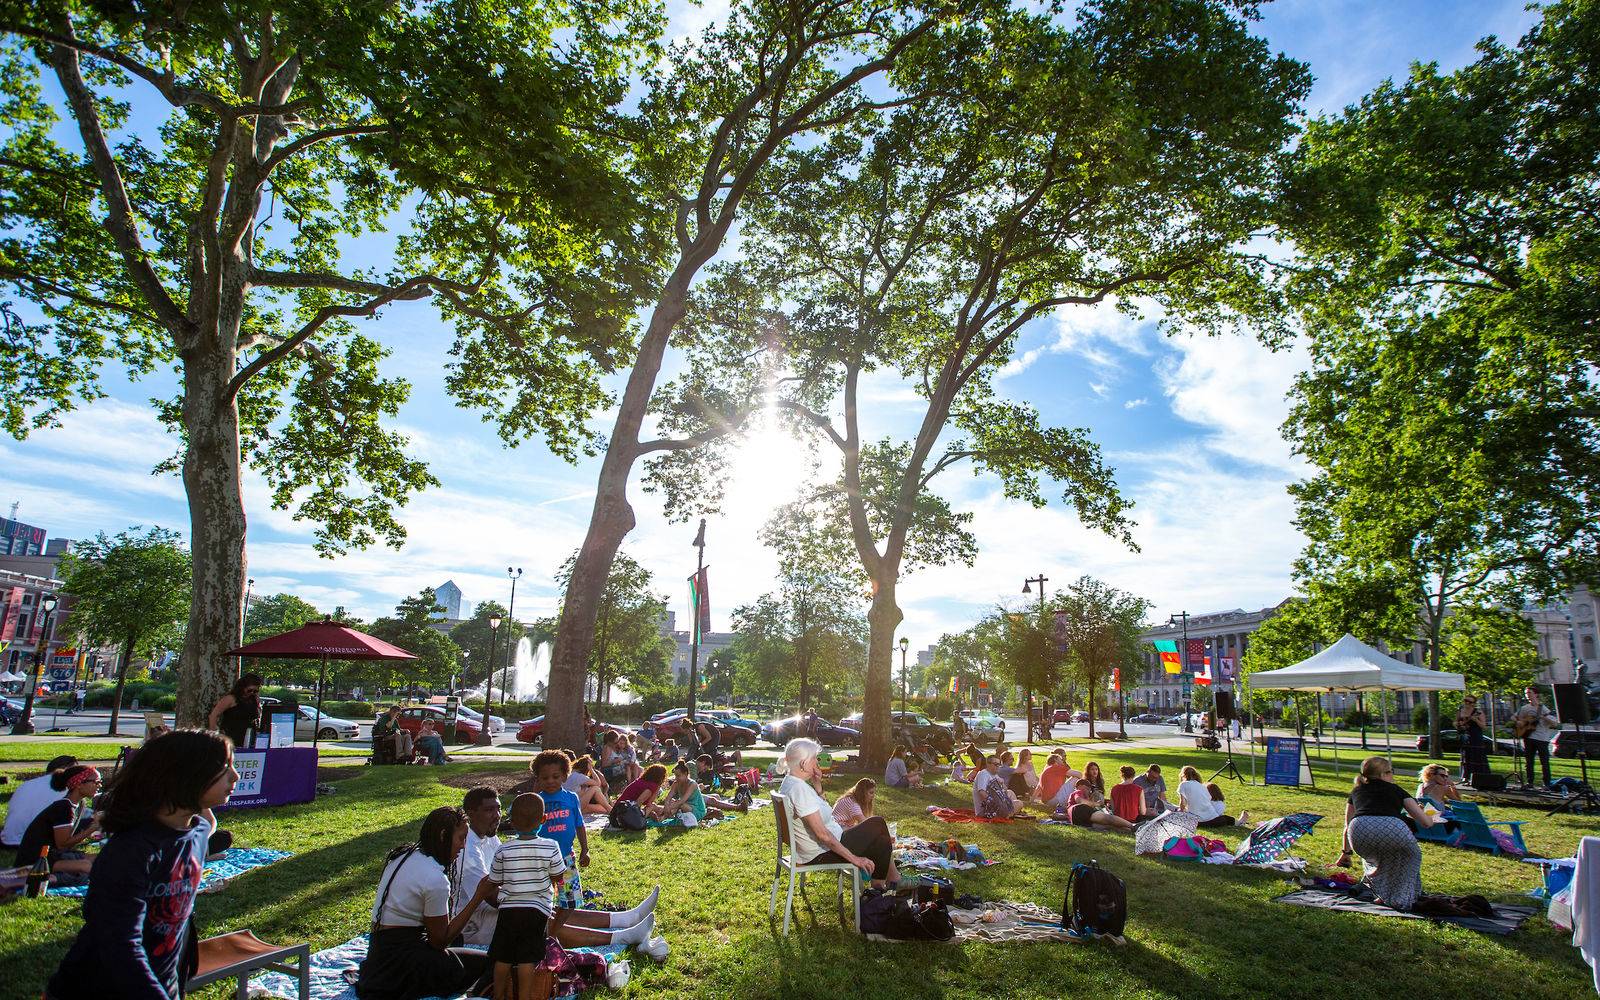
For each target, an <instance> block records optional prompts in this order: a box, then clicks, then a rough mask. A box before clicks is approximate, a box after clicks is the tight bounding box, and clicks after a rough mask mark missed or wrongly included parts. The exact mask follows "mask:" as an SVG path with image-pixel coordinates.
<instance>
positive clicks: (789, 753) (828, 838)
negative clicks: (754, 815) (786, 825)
mask: <svg viewBox="0 0 1600 1000" xmlns="http://www.w3.org/2000/svg"><path fill="white" fill-rule="evenodd" d="M821 752H822V747H821V746H820V745H818V743H817V742H816V741H815V740H808V739H806V738H805V737H799V738H796V739H792V740H790V741H789V743H788V745H787V746H785V747H784V748H783V760H782V761H780V762H779V763H780V766H781V767H782V768H783V770H784V771H785V772H786V776H785V777H784V779H783V784H782V785H780V786H779V787H778V792H779V794H781V795H782V796H783V797H784V798H785V799H786V800H787V801H788V806H787V808H788V810H789V822H790V824H791V832H792V836H793V839H794V855H795V861H797V862H798V863H800V864H802V865H809V864H837V863H840V862H843V863H844V864H849V865H855V866H856V867H857V868H860V869H861V870H862V871H863V872H864V873H865V874H866V875H867V877H868V878H869V879H870V880H871V882H872V884H873V885H874V886H876V887H878V888H883V887H884V885H885V884H894V883H898V882H899V879H900V872H899V870H898V869H897V868H895V864H894V838H893V837H891V836H890V835H889V824H887V823H885V822H884V821H883V817H881V816H873V817H871V818H869V819H866V820H863V821H862V822H860V823H857V824H856V825H855V826H853V827H851V828H850V829H848V830H846V829H844V828H843V827H841V826H840V825H839V824H838V823H837V822H836V821H835V820H834V818H833V812H832V810H830V809H829V808H828V800H827V799H825V798H823V797H822V796H821V795H820V794H818V793H817V790H816V789H815V788H813V787H812V784H811V781H812V779H813V778H814V777H815V776H816V773H817V754H819V753H821Z"/></svg>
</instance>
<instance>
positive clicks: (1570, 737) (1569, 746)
mask: <svg viewBox="0 0 1600 1000" xmlns="http://www.w3.org/2000/svg"><path fill="white" fill-rule="evenodd" d="M1579 747H1582V748H1583V750H1584V753H1585V754H1586V755H1588V756H1590V757H1596V758H1600V730H1588V729H1585V730H1581V731H1580V730H1577V729H1563V730H1561V731H1560V732H1558V733H1556V738H1555V739H1554V740H1551V741H1550V752H1551V753H1552V754H1554V755H1555V756H1557V757H1576V756H1578V748H1579Z"/></svg>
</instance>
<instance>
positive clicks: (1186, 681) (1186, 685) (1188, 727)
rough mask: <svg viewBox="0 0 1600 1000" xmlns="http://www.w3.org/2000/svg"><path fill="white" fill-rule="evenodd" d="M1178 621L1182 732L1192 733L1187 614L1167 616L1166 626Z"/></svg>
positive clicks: (1191, 680)
mask: <svg viewBox="0 0 1600 1000" xmlns="http://www.w3.org/2000/svg"><path fill="white" fill-rule="evenodd" d="M1179 619H1182V621H1183V731H1184V732H1186V733H1192V732H1194V726H1193V725H1192V724H1191V723H1190V722H1189V693H1190V692H1191V691H1192V690H1193V688H1194V675H1193V674H1191V673H1190V672H1189V612H1187V611H1180V612H1178V613H1177V614H1175V615H1168V616H1167V624H1168V625H1176V624H1178V621H1179Z"/></svg>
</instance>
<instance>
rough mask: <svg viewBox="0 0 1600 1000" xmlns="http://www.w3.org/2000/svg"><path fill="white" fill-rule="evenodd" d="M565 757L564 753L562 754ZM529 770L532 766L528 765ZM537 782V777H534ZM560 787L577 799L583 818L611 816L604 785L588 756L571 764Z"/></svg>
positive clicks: (609, 801) (609, 803)
mask: <svg viewBox="0 0 1600 1000" xmlns="http://www.w3.org/2000/svg"><path fill="white" fill-rule="evenodd" d="M562 756H563V757H565V756H566V754H565V753H563V754H562ZM528 766H529V767H530V768H531V767H532V766H533V765H532V764H530V765H528ZM534 780H535V781H537V780H538V776H537V775H535V776H534ZM561 785H562V787H563V788H565V789H566V790H567V791H569V792H571V793H572V794H573V795H576V796H577V797H578V808H579V809H581V810H583V814H584V815H585V816H609V815H610V814H611V799H610V798H608V797H607V796H606V790H605V784H604V782H602V781H601V780H600V779H599V778H598V777H596V776H595V773H594V758H592V757H590V756H589V755H588V754H585V755H583V756H582V757H579V758H578V759H577V760H575V761H573V762H572V770H571V771H570V772H569V773H568V774H567V778H566V780H565V781H563V782H562V783H561Z"/></svg>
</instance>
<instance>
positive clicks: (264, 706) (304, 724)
mask: <svg viewBox="0 0 1600 1000" xmlns="http://www.w3.org/2000/svg"><path fill="white" fill-rule="evenodd" d="M282 704H283V703H282V702H280V701H279V700H278V699H276V698H271V697H263V698H262V699H261V711H262V714H266V713H267V712H271V711H274V710H281V709H280V706H281V705H282ZM313 731H315V732H316V735H317V739H319V740H354V739H359V738H360V736H361V731H360V730H359V729H357V728H356V724H355V723H354V722H350V721H348V720H346V719H336V718H334V717H333V716H331V715H328V714H327V713H326V712H324V713H323V715H322V722H321V724H320V725H318V723H317V709H316V707H315V706H314V705H306V704H297V705H295V717H294V738H295V739H296V740H297V741H298V740H309V739H311V734H312V732H313Z"/></svg>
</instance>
